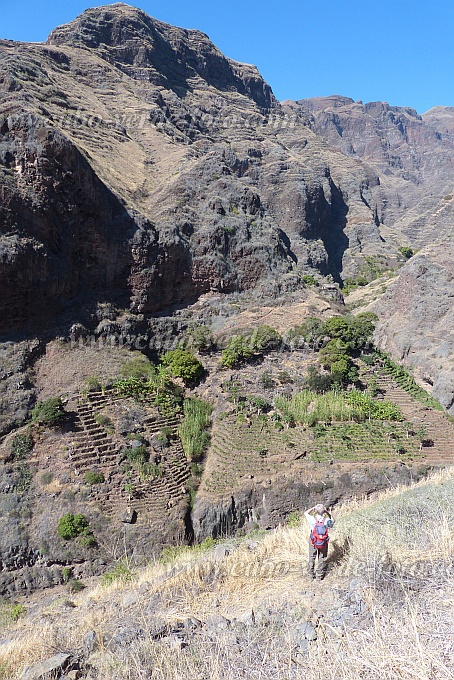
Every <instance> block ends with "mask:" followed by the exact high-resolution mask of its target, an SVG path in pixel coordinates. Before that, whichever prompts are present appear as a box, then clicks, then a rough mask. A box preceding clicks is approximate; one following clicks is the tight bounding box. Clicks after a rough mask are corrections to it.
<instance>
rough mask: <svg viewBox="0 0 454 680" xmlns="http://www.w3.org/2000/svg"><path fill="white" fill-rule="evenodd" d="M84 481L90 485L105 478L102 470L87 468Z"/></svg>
mask: <svg viewBox="0 0 454 680" xmlns="http://www.w3.org/2000/svg"><path fill="white" fill-rule="evenodd" d="M85 481H86V483H87V484H89V485H90V486H92V485H93V484H102V483H103V482H104V481H105V479H104V475H103V474H102V472H94V471H93V470H87V472H86V473H85Z"/></svg>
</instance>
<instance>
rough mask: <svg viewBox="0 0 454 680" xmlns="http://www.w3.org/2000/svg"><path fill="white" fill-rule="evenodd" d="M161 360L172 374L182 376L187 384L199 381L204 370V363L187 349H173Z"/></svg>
mask: <svg viewBox="0 0 454 680" xmlns="http://www.w3.org/2000/svg"><path fill="white" fill-rule="evenodd" d="M161 362H162V364H163V365H164V366H166V367H167V368H168V370H169V373H170V375H173V376H174V377H175V378H181V379H182V380H183V381H184V382H185V384H191V383H195V382H197V380H199V378H201V377H202V375H203V372H204V368H203V364H202V363H201V362H200V361H199V360H198V359H197V357H196V356H195V355H194V354H193V353H192V352H190V351H189V350H187V349H172V350H170V351H169V352H166V353H165V354H164V355H163V356H162V357H161Z"/></svg>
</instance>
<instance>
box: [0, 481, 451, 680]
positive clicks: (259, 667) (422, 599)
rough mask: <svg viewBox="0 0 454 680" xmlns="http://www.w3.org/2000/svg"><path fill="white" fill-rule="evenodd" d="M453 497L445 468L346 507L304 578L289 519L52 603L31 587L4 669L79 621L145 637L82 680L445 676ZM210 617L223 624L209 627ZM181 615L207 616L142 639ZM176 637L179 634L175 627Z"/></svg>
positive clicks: (76, 634)
mask: <svg viewBox="0 0 454 680" xmlns="http://www.w3.org/2000/svg"><path fill="white" fill-rule="evenodd" d="M453 492H454V469H453V468H450V469H446V470H444V471H442V472H438V473H437V474H435V475H434V476H432V477H431V478H429V479H428V480H426V481H425V482H423V483H419V484H417V485H415V486H413V487H411V488H401V489H395V490H389V491H387V492H385V493H383V494H380V495H379V496H376V497H375V498H373V499H369V500H366V501H363V502H354V503H350V504H349V505H344V506H343V507H342V508H340V509H339V510H338V512H337V516H336V519H337V522H336V529H335V531H333V533H332V541H331V549H330V550H331V555H332V558H333V559H332V561H331V569H330V572H329V573H328V576H327V578H326V580H325V581H324V582H322V583H319V584H318V583H316V584H315V585H314V584H313V583H312V582H309V581H308V580H306V579H305V577H304V576H303V575H302V569H301V564H302V563H303V564H304V562H305V560H306V545H307V540H306V539H307V530H306V527H305V526H304V525H303V524H301V522H300V523H297V525H296V526H294V527H291V528H290V527H280V528H278V529H276V530H274V531H272V532H268V533H266V534H264V535H262V536H259V537H255V538H251V537H250V538H249V539H245V540H242V541H241V542H238V543H237V544H236V547H235V549H234V550H233V551H232V553H231V554H230V555H228V556H225V557H222V556H221V557H219V556H216V554H215V553H214V552H213V551H212V550H211V549H209V550H206V551H205V552H204V551H203V550H202V549H201V548H198V549H197V550H189V549H186V550H183V551H182V553H181V554H180V555H179V557H177V559H176V561H174V562H170V563H167V564H163V563H156V564H153V565H150V567H149V568H148V569H147V570H145V571H143V572H141V573H138V574H135V575H133V577H132V580H127V581H121V580H117V581H115V582H114V583H113V584H112V585H110V586H109V587H107V588H105V587H104V588H103V587H101V586H99V585H98V586H95V587H94V588H93V589H90V590H87V591H84V592H82V593H80V594H78V595H68V594H67V593H66V594H65V593H60V597H54V598H51V601H50V600H49V596H47V597H44V598H43V596H42V595H41V598H43V599H42V601H41V602H40V603H39V604H36V605H33V606H32V605H30V604H27V603H26V604H27V606H28V608H29V612H28V613H27V615H26V616H25V617H24V618H22V619H20V620H19V622H18V623H16V624H11V626H10V628H11V630H8V631H7V630H5V636H7V637H8V640H7V641H6V642H5V643H4V644H2V645H1V646H0V669H3V678H8V679H11V680H12V679H13V678H16V677H19V673H20V669H21V668H22V667H23V666H24V665H26V664H29V663H32V662H34V661H37V660H39V659H42V658H46V657H48V656H51V655H52V654H53V653H55V651H56V650H76V649H77V648H80V647H81V646H82V641H83V637H84V635H85V634H86V633H87V632H88V631H89V630H94V631H95V632H96V634H97V637H98V639H103V638H104V640H105V641H106V642H108V641H109V639H111V638H112V636H113V635H114V633H115V631H118V630H120V628H123V629H125V628H126V629H128V628H132V629H135V630H137V629H138V628H140V629H141V630H142V633H143V637H142V638H138V639H133V640H132V642H131V643H130V644H128V645H127V646H126V647H122V648H119V647H118V646H117V647H113V648H112V647H111V648H110V649H109V648H108V646H107V645H102V646H101V648H100V649H98V651H96V652H95V653H94V655H92V657H91V659H90V663H91V664H92V665H93V667H96V668H98V669H99V675H98V676H95V675H93V677H100V678H103V679H104V678H105V679H107V678H110V679H112V680H114V679H115V680H123V679H124V680H126V679H128V680H139V678H148V677H151V669H153V676H152V677H153V678H162V680H164V679H165V680H172V679H175V680H176V679H177V678H188V679H189V678H194V679H195V678H207V679H208V678H210V680H211V679H214V680H215V679H217V678H219V679H220V678H223V680H230V679H232V680H233V679H234V678H239V677H251V678H252V677H254V678H256V677H257V678H278V679H284V678H295V679H296V678H302V677H304V678H305V679H307V680H318V679H319V678H322V677H323V678H333V679H334V678H336V680H340V679H345V680H347V679H348V680H350V679H351V680H353V679H356V678H380V679H381V678H386V679H390V680H394V679H396V680H397V679H399V680H401V679H415V680H416V679H418V680H419V679H420V678H423V679H426V680H432V678H433V679H434V680H435V678H436V679H437V680H438V679H442V680H444V679H446V680H447V679H448V678H452V677H453V675H452V670H453V667H452V664H453V649H452V642H451V638H450V631H451V633H452V626H453V624H454V618H453V611H454V608H453V607H452V605H453V602H452V566H451V560H452V552H453V550H452V548H453V541H454V509H453V505H452V498H453ZM355 598H356V599H355ZM355 601H356V603H357V604H358V602H359V603H360V607H359V608H360V610H361V611H360V612H358V613H357V615H354V616H353V617H350V618H347V619H345V620H344V623H343V624H342V622H341V624H339V621H338V619H336V617H338V615H339V614H341V613H342V612H343V611H344V612H345V611H349V607H350V608H351V606H352V602H353V606H355V605H354V603H355ZM349 603H350V604H349ZM252 610H253V611H254V613H255V622H253V621H252V620H251V611H252ZM219 615H222V616H225V617H226V618H228V619H229V620H231V621H232V625H231V626H226V627H222V625H221V626H219V625H216V626H215V627H214V629H213V626H212V625H211V624H210V621H212V620H213V619H212V617H213V616H219ZM187 617H194V618H196V619H199V620H200V621H202V622H204V623H205V624H206V625H205V626H204V628H203V629H200V630H198V631H196V632H193V633H191V634H189V636H188V637H187V642H188V644H187V646H185V645H184V644H183V645H181V643H180V642H179V641H178V637H176V636H175V635H170V637H168V638H167V639H165V638H164V639H161V640H154V639H152V633H153V628H154V626H155V625H156V621H157V620H162V621H164V622H167V623H169V624H171V625H172V626H173V627H174V626H175V623H176V622H177V621H183V620H184V619H185V618H187ZM244 617H245V618H244ZM242 618H243V619H244V620H245V621H246V623H241V619H242ZM305 621H311V622H312V623H313V624H314V626H315V628H316V630H317V634H318V640H317V641H316V642H311V643H309V645H308V649H307V651H304V652H302V651H301V649H300V647H299V644H300V642H301V635H299V634H298V625H300V624H301V623H303V622H305ZM336 621H337V622H336ZM298 635H299V637H298ZM179 637H180V639H182V640H185V639H186V638H185V633H184V632H183V633H180V635H179ZM303 646H304V645H303ZM298 650H300V651H298ZM0 677H2V675H1V673H0ZM88 677H92V676H88Z"/></svg>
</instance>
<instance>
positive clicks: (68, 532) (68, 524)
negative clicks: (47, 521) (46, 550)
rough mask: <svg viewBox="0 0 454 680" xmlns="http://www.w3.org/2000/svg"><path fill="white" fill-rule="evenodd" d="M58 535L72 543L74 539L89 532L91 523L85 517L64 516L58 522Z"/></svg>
mask: <svg viewBox="0 0 454 680" xmlns="http://www.w3.org/2000/svg"><path fill="white" fill-rule="evenodd" d="M57 530H58V534H59V536H61V537H62V538H63V539H64V540H65V541H71V540H72V539H73V538H76V537H77V536H80V535H81V534H82V533H86V532H87V531H88V530H89V523H88V520H87V518H86V517H84V515H71V514H69V513H68V514H67V515H63V516H62V517H60V520H59V522H58V527H57Z"/></svg>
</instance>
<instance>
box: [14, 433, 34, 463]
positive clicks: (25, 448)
mask: <svg viewBox="0 0 454 680" xmlns="http://www.w3.org/2000/svg"><path fill="white" fill-rule="evenodd" d="M33 446H34V441H33V437H32V436H31V435H30V434H16V435H15V437H13V440H12V442H11V454H12V458H13V460H15V461H17V460H24V458H26V457H27V456H28V455H29V453H31V452H32V451H33Z"/></svg>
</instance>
